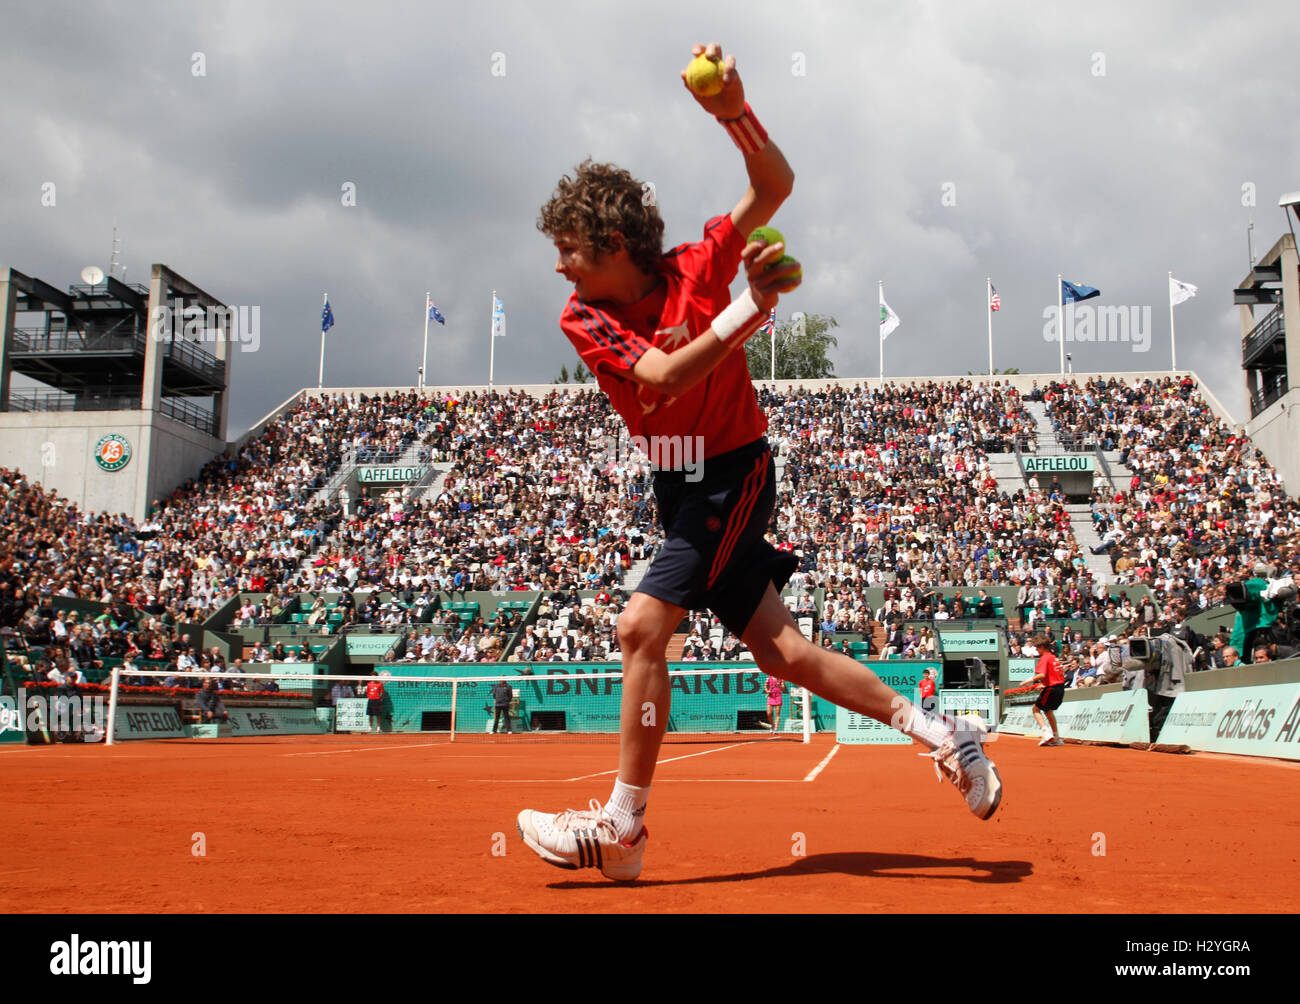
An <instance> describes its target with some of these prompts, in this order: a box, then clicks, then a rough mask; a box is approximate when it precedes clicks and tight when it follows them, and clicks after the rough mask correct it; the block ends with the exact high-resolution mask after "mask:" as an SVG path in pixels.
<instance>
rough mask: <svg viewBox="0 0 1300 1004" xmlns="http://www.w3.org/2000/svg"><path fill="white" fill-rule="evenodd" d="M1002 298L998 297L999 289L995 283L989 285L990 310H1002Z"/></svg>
mask: <svg viewBox="0 0 1300 1004" xmlns="http://www.w3.org/2000/svg"><path fill="white" fill-rule="evenodd" d="M1001 309H1002V297H1000V296H998V291H997V288H996V287H995V286H994V285H993V283H991V282H990V283H989V310H1001Z"/></svg>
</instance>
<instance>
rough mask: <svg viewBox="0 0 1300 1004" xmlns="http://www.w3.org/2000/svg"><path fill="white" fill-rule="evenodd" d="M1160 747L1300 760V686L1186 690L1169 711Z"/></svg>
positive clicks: (1276, 684)
mask: <svg viewBox="0 0 1300 1004" xmlns="http://www.w3.org/2000/svg"><path fill="white" fill-rule="evenodd" d="M1160 742H1161V743H1170V744H1177V745H1181V746H1190V747H1191V748H1192V749H1196V750H1206V751H1207V752H1212V753H1245V754H1247V755H1249V756H1267V757H1277V758H1279V759H1283V760H1300V683H1273V684H1266V685H1263V686H1258V687H1232V688H1228V689H1224V690H1199V691H1186V692H1184V693H1182V694H1179V695H1178V697H1177V698H1175V700H1174V706H1173V707H1172V708H1170V709H1169V715H1168V716H1167V717H1166V718H1165V724H1164V727H1163V728H1162V729H1161V730H1160Z"/></svg>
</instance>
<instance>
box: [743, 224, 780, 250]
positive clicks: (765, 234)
mask: <svg viewBox="0 0 1300 1004" xmlns="http://www.w3.org/2000/svg"><path fill="white" fill-rule="evenodd" d="M758 241H762V242H763V243H764V244H766V245H767V246H768V247H771V246H772V245H773V244H784V243H785V238H784V237H782V236H781V231H780V230H778V229H776V227H755V228H754V229H753V230H751V231H750V232H749V240H748V243H750V244H754V243H757V242H758Z"/></svg>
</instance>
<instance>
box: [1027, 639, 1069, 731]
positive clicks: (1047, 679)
mask: <svg viewBox="0 0 1300 1004" xmlns="http://www.w3.org/2000/svg"><path fill="white" fill-rule="evenodd" d="M1032 644H1033V646H1034V648H1036V649H1038V663H1037V664H1036V665H1035V666H1034V677H1033V679H1032V680H1030V681H1029V683H1028V685H1029V686H1033V685H1034V684H1035V683H1041V684H1042V685H1043V692H1042V693H1041V694H1039V695H1038V700H1037V701H1035V702H1034V721H1036V722H1037V723H1038V727H1039V728H1041V729H1042V730H1043V738H1042V739H1040V740H1039V741H1038V745H1039V746H1064V745H1065V740H1064V739H1062V738H1061V733H1060V731H1059V730H1058V729H1057V727H1056V709H1057V708H1059V707H1060V706H1061V702H1062V701H1064V700H1065V671H1064V670H1062V669H1061V664H1060V663H1059V662H1057V661H1056V656H1054V655H1053V654H1052V647H1051V641H1050V640H1049V639H1048V637H1047V635H1045V634H1040V635H1035V636H1034V639H1033V642H1032Z"/></svg>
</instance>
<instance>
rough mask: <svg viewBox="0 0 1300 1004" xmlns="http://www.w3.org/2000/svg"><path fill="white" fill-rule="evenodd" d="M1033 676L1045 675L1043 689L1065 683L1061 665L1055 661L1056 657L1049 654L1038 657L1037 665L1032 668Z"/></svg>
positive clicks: (1045, 653)
mask: <svg viewBox="0 0 1300 1004" xmlns="http://www.w3.org/2000/svg"><path fill="white" fill-rule="evenodd" d="M1034 674H1035V675H1045V676H1046V677H1047V679H1046V680H1044V681H1043V686H1045V687H1055V686H1056V685H1057V684H1058V683H1064V682H1065V672H1064V670H1062V669H1061V664H1060V663H1059V662H1057V661H1056V656H1054V655H1052V653H1051V652H1044V653H1043V654H1042V655H1040V656H1039V657H1038V665H1036V666H1035V667H1034Z"/></svg>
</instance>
